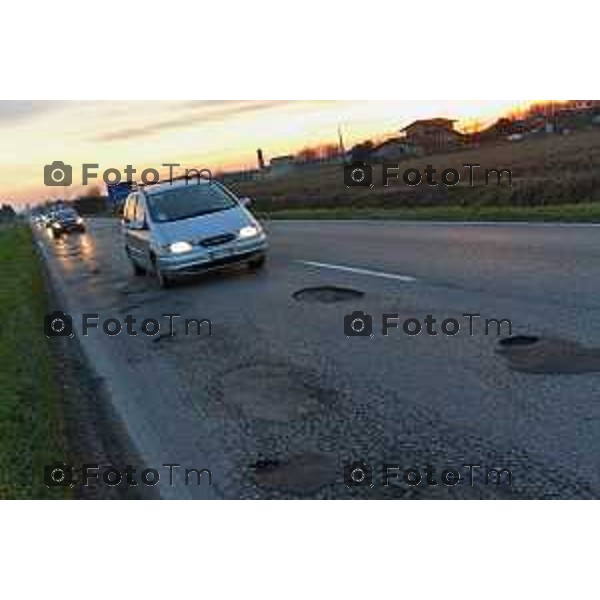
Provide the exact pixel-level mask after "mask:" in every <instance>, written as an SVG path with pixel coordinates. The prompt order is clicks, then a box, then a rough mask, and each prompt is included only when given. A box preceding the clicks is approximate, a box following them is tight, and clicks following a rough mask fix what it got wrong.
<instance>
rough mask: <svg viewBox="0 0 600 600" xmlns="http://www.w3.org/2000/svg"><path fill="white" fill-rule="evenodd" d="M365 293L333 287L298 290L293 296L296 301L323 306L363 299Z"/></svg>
mask: <svg viewBox="0 0 600 600" xmlns="http://www.w3.org/2000/svg"><path fill="white" fill-rule="evenodd" d="M364 295H365V294H364V292H360V291H359V290H353V289H352V288H342V287H336V286H332V285H325V286H320V287H308V288H303V289H301V290H298V291H297V292H294V293H293V294H292V297H293V298H294V300H298V301H299V302H318V303H321V304H333V303H335V302H346V301H348V300H356V299H357V298H362V297H363V296H364Z"/></svg>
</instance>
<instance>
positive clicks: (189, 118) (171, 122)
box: [93, 100, 293, 142]
mask: <svg viewBox="0 0 600 600" xmlns="http://www.w3.org/2000/svg"><path fill="white" fill-rule="evenodd" d="M290 102H293V101H290V100H186V101H184V102H182V107H184V111H183V114H182V115H181V116H180V117H175V118H171V119H163V120H161V121H158V122H156V123H150V124H148V125H145V126H142V127H127V128H123V129H117V130H113V131H108V132H105V133H101V134H100V135H98V136H95V137H94V138H93V141H103V142H106V141H119V140H126V139H132V138H139V137H144V136H148V135H152V134H155V133H158V132H160V131H165V130H169V129H179V128H183V127H189V126H190V125H193V124H195V123H208V122H213V121H220V120H223V119H226V118H228V117H231V116H235V115H240V114H245V113H249V112H260V111H263V110H269V109H271V108H275V107H280V106H284V105H286V104H290Z"/></svg>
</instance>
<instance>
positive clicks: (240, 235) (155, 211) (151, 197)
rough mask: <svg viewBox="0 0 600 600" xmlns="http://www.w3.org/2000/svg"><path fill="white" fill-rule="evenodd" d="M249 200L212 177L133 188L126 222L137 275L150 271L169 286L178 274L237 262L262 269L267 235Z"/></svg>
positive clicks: (128, 249)
mask: <svg viewBox="0 0 600 600" xmlns="http://www.w3.org/2000/svg"><path fill="white" fill-rule="evenodd" d="M244 204H245V202H244V201H242V200H239V199H238V198H237V197H236V196H235V195H234V194H233V193H232V192H231V191H230V190H228V189H227V188H226V187H225V186H224V185H222V184H221V183H218V182H216V181H213V180H203V179H195V180H194V179H182V180H172V181H167V182H164V183H157V184H154V185H149V186H146V187H142V188H139V189H137V190H135V191H133V192H132V193H131V194H130V195H129V196H128V197H127V200H126V202H125V206H124V209H123V220H122V224H123V232H124V238H125V251H126V253H127V256H128V257H129V259H130V261H131V263H132V265H133V269H134V273H135V274H136V275H142V274H144V273H150V274H152V275H154V276H155V277H156V279H157V281H158V284H159V285H160V287H167V286H168V285H169V283H170V282H171V280H172V279H173V278H174V277H177V276H182V275H189V274H193V273H198V272H201V271H205V270H209V269H214V268H217V267H222V266H226V265H229V264H232V263H247V264H248V265H249V266H250V267H252V268H259V267H261V266H262V265H263V263H264V262H265V258H266V251H267V236H266V234H265V232H264V231H263V229H262V228H261V226H260V225H259V223H258V222H257V221H256V219H255V218H254V217H253V216H252V215H251V214H250V212H249V211H248V210H247V209H246V207H245V205H244Z"/></svg>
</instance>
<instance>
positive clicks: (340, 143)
mask: <svg viewBox="0 0 600 600" xmlns="http://www.w3.org/2000/svg"><path fill="white" fill-rule="evenodd" d="M338 140H339V146H340V154H341V155H342V162H343V163H344V164H346V150H345V148H344V138H343V137H342V126H341V125H338Z"/></svg>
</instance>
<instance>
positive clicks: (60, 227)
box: [46, 208, 85, 237]
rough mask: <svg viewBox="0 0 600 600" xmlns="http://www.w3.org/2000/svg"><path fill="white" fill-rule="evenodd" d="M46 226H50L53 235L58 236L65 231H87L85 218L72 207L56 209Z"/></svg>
mask: <svg viewBox="0 0 600 600" xmlns="http://www.w3.org/2000/svg"><path fill="white" fill-rule="evenodd" d="M46 227H49V228H50V230H51V232H52V235H53V236H54V237H58V236H60V235H63V234H64V233H71V232H72V231H78V232H80V233H83V232H84V231H85V223H84V221H83V219H82V218H81V217H80V216H79V215H78V214H77V212H76V211H75V210H74V209H72V208H61V209H59V210H56V211H54V212H53V213H52V214H51V215H50V216H49V218H48V221H47V222H46Z"/></svg>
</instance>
